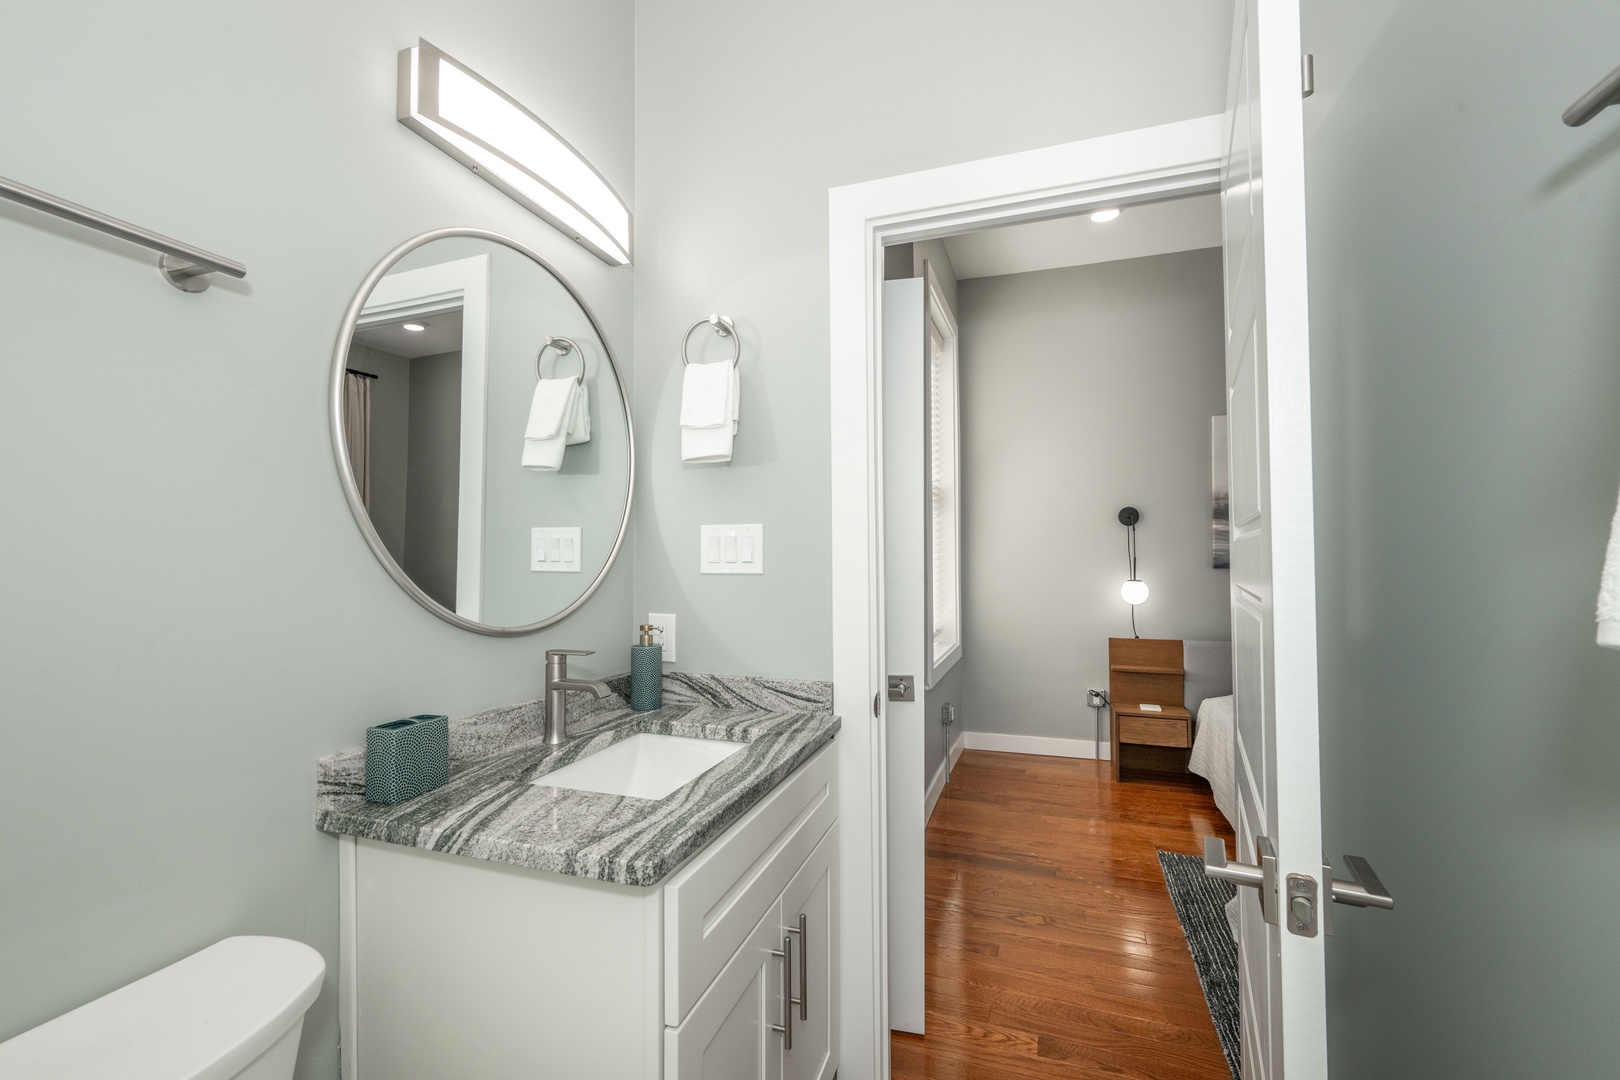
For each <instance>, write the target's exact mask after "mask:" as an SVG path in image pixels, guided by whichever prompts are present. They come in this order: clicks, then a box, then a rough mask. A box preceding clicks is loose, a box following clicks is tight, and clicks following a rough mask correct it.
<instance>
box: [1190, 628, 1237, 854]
mask: <svg viewBox="0 0 1620 1080" xmlns="http://www.w3.org/2000/svg"><path fill="white" fill-rule="evenodd" d="M1181 651H1182V668H1183V669H1184V670H1185V671H1186V683H1187V701H1186V705H1187V711H1188V712H1190V713H1192V714H1193V747H1192V755H1191V758H1190V759H1189V760H1188V762H1187V768H1188V770H1189V771H1191V772H1195V773H1197V774H1198V775H1199V776H1202V777H1203V778H1204V779H1206V780H1208V781H1209V786H1210V788H1211V789H1212V790H1213V791H1214V792H1215V805H1216V806H1217V807H1219V808H1220V811H1221V813H1223V814H1225V815H1226V820H1227V821H1228V822H1230V823H1232V826H1233V828H1236V827H1237V788H1236V786H1235V783H1236V781H1235V776H1236V771H1235V769H1236V751H1237V733H1236V732H1235V731H1234V730H1233V710H1232V643H1231V642H1230V641H1184V642H1182V643H1181Z"/></svg>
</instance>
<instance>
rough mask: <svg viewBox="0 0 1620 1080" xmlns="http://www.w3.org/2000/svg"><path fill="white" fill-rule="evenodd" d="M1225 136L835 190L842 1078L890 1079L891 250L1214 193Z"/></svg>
mask: <svg viewBox="0 0 1620 1080" xmlns="http://www.w3.org/2000/svg"><path fill="white" fill-rule="evenodd" d="M1225 129H1226V123H1225V120H1224V118H1223V117H1221V116H1208V117H1200V118H1198V119H1195V120H1185V121H1181V122H1178V123H1174V124H1165V125H1161V126H1159V127H1153V128H1142V129H1139V130H1136V131H1127V132H1121V133H1119V134H1115V135H1107V136H1102V137H1100V138H1096V139H1086V140H1083V141H1081V142H1075V143H1066V144H1063V145H1060V146H1053V147H1047V148H1044V149H1040V150H1031V151H1025V152H1023V153H1018V154H1008V155H1005V156H1002V157H997V158H988V159H984V160H981V161H973V162H967V163H964V164H961V165H953V166H947V167H945V168H940V169H929V170H926V171H923V172H918V173H909V174H906V175H904V176H894V177H888V178H885V179H881V180H873V181H868V182H866V183H861V184H852V185H849V186H846V187H839V188H833V189H831V190H830V191H829V192H828V232H829V240H828V244H829V250H828V255H829V265H830V270H829V295H830V302H831V306H830V311H829V315H830V331H831V356H830V376H831V378H830V383H831V403H830V404H831V445H832V454H831V471H832V570H833V594H832V606H833V686H834V693H835V696H836V705H837V709H838V712H839V713H840V715H841V716H842V718H843V722H844V728H843V732H842V733H841V734H840V736H839V739H838V741H837V743H836V746H837V750H838V768H839V783H840V788H839V798H840V804H839V817H840V822H841V827H842V830H843V836H842V839H841V845H840V848H841V860H840V884H839V904H840V911H841V920H842V926H841V934H842V949H841V955H842V980H841V987H842V1006H841V1010H840V1018H841V1022H840V1041H841V1047H842V1053H841V1055H840V1056H841V1061H840V1075H841V1076H843V1077H844V1078H845V1080H867V1078H886V1077H887V1076H888V1073H889V1057H888V1049H889V1015H888V1012H889V1010H888V971H887V968H888V942H887V937H888V896H887V889H888V886H887V880H886V879H887V862H888V852H887V844H888V840H887V830H888V821H887V818H888V812H887V790H886V789H887V779H888V778H887V750H888V747H887V738H886V727H885V715H884V713H883V711H882V710H883V709H884V708H886V707H887V703H886V702H885V701H883V691H884V689H885V686H884V683H885V673H886V670H887V659H886V656H885V652H886V646H885V630H886V627H885V619H884V610H883V608H884V595H885V580H884V559H883V553H884V543H885V537H884V530H883V506H884V461H883V410H884V399H883V372H882V363H881V355H882V350H881V344H882V341H883V333H884V326H883V318H882V304H883V266H882V261H883V245H884V244H885V243H903V242H906V241H908V240H926V239H930V238H933V237H939V236H948V235H950V234H952V233H957V232H965V231H968V230H970V229H976V228H985V227H988V226H991V225H1000V224H1011V223H1014V222H1018V221H1033V220H1037V219H1040V218H1047V217H1057V216H1061V215H1064V214H1071V213H1077V212H1081V211H1084V210H1087V209H1095V208H1101V207H1104V206H1119V205H1124V204H1128V203H1133V202H1147V201H1151V200H1154V199H1161V198H1167V197H1171V196H1175V195H1189V194H1195V193H1199V192H1206V191H1214V190H1217V189H1218V187H1219V183H1220V176H1221V158H1222V149H1223V146H1224V145H1225V142H1224V138H1223V133H1224V131H1225ZM1318 872H1319V871H1318Z"/></svg>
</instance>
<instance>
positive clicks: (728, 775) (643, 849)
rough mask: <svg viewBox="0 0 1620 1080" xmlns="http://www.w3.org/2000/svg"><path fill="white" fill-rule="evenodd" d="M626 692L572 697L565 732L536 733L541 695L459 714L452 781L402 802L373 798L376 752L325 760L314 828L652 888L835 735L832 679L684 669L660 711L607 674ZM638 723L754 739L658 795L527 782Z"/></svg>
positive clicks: (652, 728)
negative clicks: (549, 739)
mask: <svg viewBox="0 0 1620 1080" xmlns="http://www.w3.org/2000/svg"><path fill="white" fill-rule="evenodd" d="M607 682H608V685H609V686H611V687H613V689H614V690H615V691H616V692H617V693H618V694H619V697H618V698H606V699H603V700H602V701H592V700H591V699H590V696H589V695H588V694H578V693H576V694H571V695H570V700H569V718H568V729H569V730H568V734H569V740H568V742H567V743H566V744H564V745H562V746H546V745H545V744H544V743H543V742H541V741H540V739H541V735H540V730H541V728H540V721H541V718H542V717H543V716H544V713H545V705H544V702H543V700H539V699H537V700H534V701H527V702H523V703H521V704H518V705H512V706H508V707H506V708H501V709H491V710H489V711H488V712H482V713H478V714H476V715H474V716H469V717H466V718H464V719H460V720H452V721H451V722H450V782H449V783H447V784H446V785H445V786H443V787H441V788H438V789H436V790H434V791H430V792H428V793H427V794H425V795H420V796H418V797H416V798H414V799H411V800H409V801H407V802H403V803H400V804H399V805H397V806H379V805H377V804H375V803H368V802H366V798H365V787H366V752H365V749H364V748H358V749H354V750H345V751H343V752H342V753H338V754H333V755H331V756H329V757H324V758H321V759H320V763H319V766H318V768H317V774H316V796H315V824H316V827H318V828H320V829H322V830H323V831H325V832H329V833H337V834H340V835H345V836H360V837H365V838H366V839H369V840H382V841H386V842H387V843H390V844H401V845H404V846H406V847H419V848H426V849H428V850H430V851H443V852H448V853H450V854H453V855H462V856H466V857H467V858H472V859H485V860H488V861H490V862H499V863H509V864H511V865H513V866H524V867H529V868H530V869H534V870H549V871H553V872H555V873H559V874H571V875H573V876H575V877H583V878H594V879H595V880H598V881H607V882H612V883H614V884H617V885H639V886H646V885H656V884H658V883H659V882H660V881H662V880H663V879H664V878H666V877H668V876H669V875H670V874H671V873H673V872H674V871H675V869H676V868H677V867H679V866H680V865H681V864H682V863H684V862H685V861H686V860H687V859H689V858H690V857H691V856H693V855H695V854H697V853H698V852H699V851H701V850H703V848H704V847H705V846H706V845H707V844H708V843H709V842H710V841H711V840H713V839H714V838H715V837H717V836H719V835H720V834H721V833H722V832H724V831H725V830H726V829H727V828H728V827H729V826H730V825H731V824H732V823H733V822H735V821H736V820H737V819H738V818H740V817H742V815H743V814H744V813H745V812H747V810H748V808H749V807H751V806H753V805H754V804H755V803H757V802H758V801H759V800H760V799H762V798H764V796H765V795H766V793H768V792H769V791H770V790H771V789H772V788H774V787H776V785H777V784H779V783H781V782H782V781H783V780H784V779H786V778H787V775H788V774H789V773H791V772H792V771H793V770H794V769H796V768H798V767H799V766H800V765H802V764H803V763H804V762H805V761H808V760H809V759H810V757H811V755H812V754H814V753H815V752H816V751H817V750H819V749H821V747H823V746H825V745H826V744H827V743H829V742H831V741H832V739H833V736H834V735H835V734H836V733H837V731H838V726H839V721H838V718H837V717H836V716H834V715H833V714H832V684H831V683H825V682H809V681H803V680H795V679H759V678H747V677H736V676H723V675H692V674H686V673H675V674H670V675H665V676H664V707H663V708H661V709H658V710H656V711H653V712H633V711H631V709H630V707H629V704H628V699H629V688H630V679H629V676H621V677H619V678H618V679H609V680H607ZM640 732H651V733H656V734H665V735H687V736H697V737H700V738H706V739H727V740H730V741H733V742H743V743H747V744H748V745H747V748H746V749H744V750H743V751H741V752H740V753H737V754H734V755H733V756H731V757H730V758H727V759H726V760H725V761H723V762H721V763H720V764H719V765H717V766H715V767H714V768H713V769H710V770H709V771H708V772H706V773H704V774H703V775H702V776H700V777H698V778H697V779H696V780H693V781H692V782H691V783H689V784H686V785H685V786H683V787H680V788H677V789H676V790H675V791H673V792H671V793H670V794H669V795H667V796H665V797H664V798H662V799H659V800H657V801H652V800H648V799H637V798H632V797H629V796H622V795H603V794H598V793H596V792H592V791H576V790H573V789H570V788H550V787H540V786H535V785H532V784H531V783H530V781H532V780H533V779H534V778H535V777H537V776H541V775H543V774H545V773H548V772H551V771H553V770H555V769H559V768H561V767H562V766H564V765H567V764H570V763H571V762H574V761H578V760H579V759H580V758H582V757H585V756H587V755H589V754H590V753H592V752H593V751H596V750H600V749H602V748H603V747H606V746H609V745H611V744H613V743H616V742H618V741H619V740H621V739H627V738H629V737H630V736H632V735H635V734H638V733H640Z"/></svg>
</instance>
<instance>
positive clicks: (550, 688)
mask: <svg viewBox="0 0 1620 1080" xmlns="http://www.w3.org/2000/svg"><path fill="white" fill-rule="evenodd" d="M595 651H596V650H594V649H547V650H546V745H548V746H561V745H562V744H563V743H565V742H567V741H568V691H570V690H583V691H585V692H586V693H587V694H595V695H596V698H597V700H598V701H600V700H601V699H602V698H605V697H607V696H608V695H609V694H612V693H613V691H612V690H610V689H609V688H608V684H607V683H605V682H601V681H599V680H596V679H570V678H569V677H568V658H569V657H570V656H590V655H591V654H592V653H593V652H595Z"/></svg>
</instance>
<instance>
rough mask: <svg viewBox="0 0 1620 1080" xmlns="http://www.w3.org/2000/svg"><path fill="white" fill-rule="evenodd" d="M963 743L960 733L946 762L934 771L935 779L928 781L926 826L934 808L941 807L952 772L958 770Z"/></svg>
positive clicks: (952, 744) (925, 813) (924, 820)
mask: <svg viewBox="0 0 1620 1080" xmlns="http://www.w3.org/2000/svg"><path fill="white" fill-rule="evenodd" d="M962 743H963V734H962V732H960V731H958V732H957V733H956V739H955V740H954V741H953V742H952V743H951V745H950V748H949V749H947V750H946V751H945V760H944V761H941V762H940V763H939V768H937V769H935V770H934V778H933V779H932V780H930V781H928V794H927V795H926V796H924V800H923V824H924V825H926V824H928V819H929V818H931V817H933V816H934V807H935V806H937V805H939V797H940V796H941V795H942V794H944V792H945V785H946V783H948V782H949V781H950V779H951V770H952V769H954V768H956V759H957V758H959V757H961V756H962V750H963V745H962Z"/></svg>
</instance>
